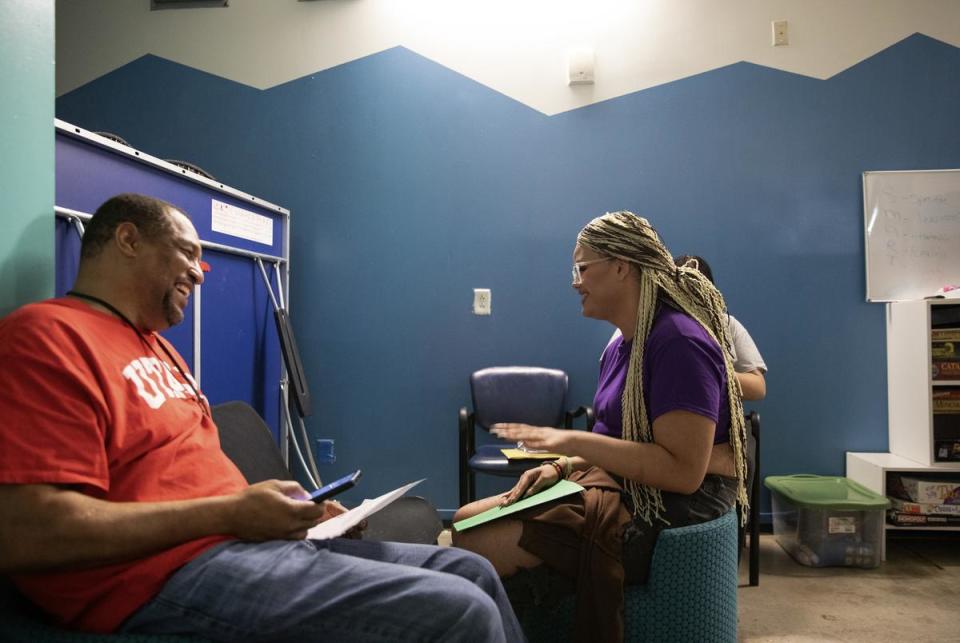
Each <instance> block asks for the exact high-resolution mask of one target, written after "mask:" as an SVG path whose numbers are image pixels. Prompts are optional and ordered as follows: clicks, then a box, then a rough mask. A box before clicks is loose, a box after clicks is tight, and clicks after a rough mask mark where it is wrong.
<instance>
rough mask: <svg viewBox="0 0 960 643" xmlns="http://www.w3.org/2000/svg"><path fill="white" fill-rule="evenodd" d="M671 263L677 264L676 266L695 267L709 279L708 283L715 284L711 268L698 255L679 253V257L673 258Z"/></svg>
mask: <svg viewBox="0 0 960 643" xmlns="http://www.w3.org/2000/svg"><path fill="white" fill-rule="evenodd" d="M693 262H696V265H694V264H693ZM673 263H675V264H677V265H678V266H688V267H690V268H696V269H697V270H699V271H700V272H701V273H702V274H703V276H704V277H706V278H707V279H709V280H710V283H712V284H713V285H717V282H715V281H714V280H713V270H711V269H710V264H708V263H707V260H706V259H704V258H703V257H701V256H700V255H680V256H679V257H674V258H673Z"/></svg>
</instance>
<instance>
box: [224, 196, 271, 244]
mask: <svg viewBox="0 0 960 643" xmlns="http://www.w3.org/2000/svg"><path fill="white" fill-rule="evenodd" d="M210 229H211V230H213V231H214V232H222V233H223V234H229V235H231V236H234V237H240V238H241V239H249V240H250V241H256V242H257V243H262V244H264V245H268V246H272V245H273V220H272V219H271V218H270V217H265V216H263V215H262V214H257V213H256V212H250V211H249V210H244V209H243V208H238V207H237V206H235V205H230V204H229V203H224V202H223V201H217V200H216V199H212V200H211V202H210Z"/></svg>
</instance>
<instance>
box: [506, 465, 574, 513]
mask: <svg viewBox="0 0 960 643" xmlns="http://www.w3.org/2000/svg"><path fill="white" fill-rule="evenodd" d="M559 480H560V475H559V474H558V473H557V470H556V468H554V466H553V465H551V464H541V465H540V466H539V467H537V468H536V469H530V470H528V471H524V472H523V475H522V476H520V480H518V481H517V484H516V485H515V486H514V487H513V489H511V490H510V491H508V492H507V493H505V494H503V497H502V498H501V500H500V506H501V507H507V506H509V505H512V504H513V503H515V502H516V501H517V500H521V499H523V498H526V497H527V496H532V495H533V494H535V493H537V492H538V491H543V490H544V489H546V488H548V487H552V486H553V485H555V484H557V482H559Z"/></svg>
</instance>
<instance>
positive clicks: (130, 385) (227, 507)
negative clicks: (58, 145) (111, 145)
mask: <svg viewBox="0 0 960 643" xmlns="http://www.w3.org/2000/svg"><path fill="white" fill-rule="evenodd" d="M200 255H201V246H200V240H199V238H198V236H197V233H196V230H195V229H194V227H193V225H192V223H191V222H190V220H189V219H188V218H187V216H186V215H185V214H184V213H183V212H181V211H180V210H178V209H177V208H176V207H174V206H172V205H170V204H169V203H165V202H163V201H159V200H157V199H152V198H150V197H144V196H141V195H134V194H123V195H119V196H116V197H113V198H112V199H110V200H108V201H107V202H106V203H104V204H103V205H102V206H101V207H100V208H99V209H98V210H97V212H96V213H95V215H94V216H93V218H92V219H91V221H90V223H89V224H88V226H87V230H86V233H85V235H84V239H83V245H82V248H81V257H80V268H79V273H78V276H77V280H76V283H75V284H74V288H73V290H71V291H70V292H69V293H68V296H67V297H64V298H61V299H54V300H49V301H44V302H39V303H35V304H30V305H27V306H24V307H23V308H20V309H19V310H17V311H15V312H14V313H12V314H10V315H9V316H7V317H6V318H4V319H2V320H0V381H3V382H4V385H3V386H2V387H0V417H2V418H3V424H2V426H0V573H4V574H9V575H10V576H11V577H12V578H13V580H14V582H15V583H16V585H17V586H18V587H19V588H20V590H21V591H22V592H23V593H24V594H25V595H27V596H28V597H29V598H30V599H31V600H33V601H34V602H35V603H37V604H38V605H39V606H41V607H42V608H43V609H44V610H46V611H47V612H48V613H50V614H51V615H52V616H54V617H55V618H56V619H57V620H58V621H59V622H61V623H63V624H65V625H67V626H71V627H76V628H79V629H85V630H92V631H100V632H110V631H116V630H118V629H120V630H125V631H138V632H161V633H163V632H169V633H187V634H199V635H201V636H205V637H208V638H211V639H218V640H254V639H270V640H287V639H289V640H304V639H303V635H304V634H305V633H309V632H311V631H318V632H319V631H321V628H323V631H326V632H328V633H329V634H331V635H332V636H333V638H337V639H350V638H357V639H361V638H365V637H368V636H369V635H370V634H371V633H378V634H379V635H380V636H383V637H386V638H391V637H392V636H393V633H397V634H400V633H404V632H405V633H407V634H410V633H411V632H417V631H418V630H419V631H420V633H421V634H422V636H423V637H424V638H432V637H437V638H458V634H465V633H471V634H475V633H476V632H477V631H480V632H488V633H489V636H484V637H481V638H488V639H489V640H514V639H516V638H518V637H519V636H520V634H519V627H518V626H517V625H516V619H515V618H514V616H513V613H512V611H510V607H509V604H508V603H507V602H506V599H505V597H503V596H502V587H501V586H500V584H499V581H498V580H497V579H496V576H495V574H494V573H493V572H492V570H490V569H487V568H482V569H480V568H477V561H476V560H473V559H464V558H463V556H466V555H468V554H465V553H456V554H450V553H443V551H442V550H440V549H438V548H432V547H422V546H409V545H398V544H393V543H367V542H364V541H347V540H346V539H334V540H331V541H305V540H303V539H304V538H305V535H306V532H307V530H308V529H309V528H310V527H312V526H313V525H315V524H317V523H318V522H321V521H322V520H324V519H326V518H328V517H330V516H332V515H334V514H336V513H339V512H341V511H343V508H342V507H340V506H339V505H337V504H335V503H322V504H314V503H313V502H310V501H309V500H304V498H305V497H306V492H305V491H304V490H303V489H302V488H301V487H300V485H299V484H297V483H296V482H293V481H279V480H270V481H266V482H262V483H259V484H255V485H249V486H248V485H247V483H246V481H245V480H244V478H243V476H242V475H241V473H240V472H239V471H238V470H237V468H236V467H235V466H234V464H233V463H232V462H231V461H230V460H229V459H228V458H227V457H226V455H224V453H223V451H222V450H221V449H220V443H219V438H218V433H217V428H216V426H215V425H214V423H213V421H212V419H211V417H210V408H209V405H208V403H207V400H206V398H205V397H204V395H203V394H202V392H201V391H200V389H199V387H198V386H197V384H196V382H195V381H194V379H193V378H192V377H191V376H190V374H189V371H188V369H187V366H186V364H185V363H184V361H183V358H182V357H180V356H179V355H178V354H177V352H176V350H175V349H174V348H173V347H172V346H171V345H170V344H169V343H168V342H166V341H165V340H164V339H163V338H162V337H161V336H160V335H158V331H162V330H164V329H166V328H169V327H170V326H172V325H174V324H177V323H179V322H181V321H182V320H183V316H184V309H185V308H186V306H187V302H188V300H189V297H190V294H191V293H192V291H193V288H194V286H196V285H199V284H201V283H202V282H203V273H202V272H201V269H200ZM450 551H453V550H450ZM438 552H441V553H438ZM468 568H470V569H468ZM475 585H479V586H480V587H481V588H483V589H481V590H477V588H476V587H475ZM418 604H425V605H426V606H429V607H428V608H427V609H429V610H430V616H429V618H428V617H427V614H425V613H423V609H425V607H420V608H419V609H417V608H416V607H415V606H416V605H418ZM471 610H472V611H473V612H475V617H474V618H467V619H464V618H463V614H464V613H465V611H471ZM446 613H449V614H448V615H447V617H444V614H446ZM438 615H439V618H438ZM378 619H383V620H384V622H381V620H378ZM405 619H406V620H405ZM431 619H432V621H431ZM407 621H409V622H407ZM480 621H487V623H486V624H481V623H480ZM491 623H492V626H491ZM464 627H466V628H467V629H463V628H464ZM478 627H479V628H480V630H477V629H476V628H478ZM423 628H431V629H423Z"/></svg>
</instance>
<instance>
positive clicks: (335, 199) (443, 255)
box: [57, 35, 960, 509]
mask: <svg viewBox="0 0 960 643" xmlns="http://www.w3.org/2000/svg"><path fill="white" fill-rule="evenodd" d="M958 72H960V50H958V49H957V48H955V47H953V46H950V45H947V44H944V43H942V42H939V41H936V40H933V39H931V38H928V37H926V36H922V35H914V36H912V37H910V38H907V39H906V40H904V41H902V42H900V43H898V44H896V45H894V46H892V47H890V48H888V49H887V50H885V51H882V52H880V53H879V54H877V55H875V56H873V57H872V58H870V59H867V60H865V61H863V62H862V63H860V64H858V65H856V66H854V67H852V68H850V69H848V70H846V71H845V72H843V73H841V74H838V75H837V76H835V77H833V78H831V79H829V80H826V81H820V80H814V79H810V78H807V77H803V76H797V75H793V74H789V73H785V72H781V71H775V70H771V69H768V68H764V67H760V66H757V65H753V64H747V63H739V64H735V65H731V66H728V67H724V68H721V69H717V70H714V71H711V72H707V73H704V74H700V75H697V76H694V77H691V78H687V79H683V80H680V81H676V82H673V83H669V84H667V85H662V86H659V87H655V88H652V89H648V90H644V91H640V92H636V93H633V94H630V95H627V96H623V97H621V98H617V99H614V100H609V101H606V102H603V103H598V104H595V105H592V106H589V107H584V108H581V109H577V110H574V111H570V112H567V113H563V114H560V115H556V116H552V117H551V116H544V115H543V114H541V113H539V112H536V111H534V110H531V109H529V108H527V107H525V106H523V105H521V104H519V103H517V102H515V101H513V100H511V99H509V98H507V97H505V96H502V95H500V94H498V93H496V92H494V91H492V90H490V89H489V88H486V87H484V86H482V85H480V84H478V83H475V82H473V81H471V80H469V79H467V78H464V77H463V76H460V75H458V74H456V73H454V72H452V71H450V70H449V69H446V68H444V67H442V66H440V65H437V64H435V63H433V62H431V61H429V60H427V59H425V58H422V57H420V56H418V55H416V54H414V53H412V52H410V51H408V50H406V49H403V48H395V49H391V50H388V51H385V52H382V53H380V54H376V55H373V56H370V57H367V58H364V59H361V60H358V61H355V62H351V63H348V64H345V65H341V66H339V67H336V68H334V69H330V70H327V71H324V72H322V73H317V74H313V75H310V76H307V77H304V78H301V79H298V80H295V81H292V82H290V83H287V84H284V85H281V86H278V87H275V88H273V89H270V90H267V91H260V90H255V89H251V88H249V87H246V86H243V85H239V84H236V83H233V82H230V81H227V80H224V79H221V78H218V77H215V76H212V75H209V74H205V73H202V72H198V71H196V70H193V69H190V68H187V67H184V66H181V65H178V64H175V63H172V62H169V61H166V60H163V59H160V58H156V57H153V56H145V57H143V58H141V59H139V60H136V61H134V62H132V63H130V64H128V65H126V66H125V67H123V68H121V69H118V70H116V71H114V72H112V73H110V74H107V75H106V76H103V77H101V78H100V79H97V80H96V81H93V82H91V83H89V84H88V85H85V86H84V87H81V88H79V89H77V90H75V91H73V92H71V93H69V94H67V95H65V96H63V97H61V98H60V99H59V100H58V102H57V112H58V116H59V117H60V118H63V119H65V120H67V121H70V122H73V123H76V124H78V125H80V126H82V127H85V128H87V129H93V130H101V129H105V130H109V131H113V132H115V133H118V134H120V135H121V136H123V137H124V138H126V139H127V140H128V141H129V142H130V143H131V144H132V145H133V146H135V147H138V148H140V149H143V150H146V151H148V152H149V153H151V154H154V155H156V156H160V157H165V158H180V159H185V160H189V161H191V162H194V163H197V164H198V165H200V166H202V167H204V168H205V169H207V170H208V171H210V172H212V173H213V174H215V175H216V176H217V178H218V179H219V180H221V181H224V182H225V183H228V184H231V185H234V186H236V187H238V188H240V189H243V190H245V191H248V192H251V193H253V194H256V195H258V196H262V197H264V198H266V199H269V200H271V201H273V202H275V203H279V204H281V205H283V206H285V207H288V208H290V210H291V211H292V212H293V215H292V219H291V220H292V229H293V231H294V238H293V243H292V268H293V275H292V298H291V299H292V317H293V319H294V325H295V327H296V330H297V333H298V341H299V344H300V347H301V350H302V352H303V356H304V362H305V364H306V368H307V376H308V378H309V382H310V385H311V388H312V391H313V393H314V396H315V400H316V407H315V408H316V409H317V411H316V413H315V415H314V417H313V418H311V420H310V422H309V426H310V428H311V431H312V432H313V433H314V435H315V436H316V437H331V438H334V439H335V440H336V445H337V453H338V460H337V463H336V464H335V465H333V466H332V467H331V470H330V472H329V474H328V476H327V477H329V476H330V475H337V474H340V473H342V472H345V471H347V470H348V469H350V468H353V467H354V466H362V467H363V468H364V470H365V477H364V481H363V484H362V485H361V487H360V490H359V491H358V492H356V493H355V495H354V498H357V497H360V496H361V494H363V495H367V496H370V495H371V494H375V493H380V492H382V491H386V490H388V489H390V488H393V487H394V486H397V485H399V484H400V483H402V482H405V481H407V480H411V479H414V478H419V477H423V476H427V477H428V481H427V482H426V483H424V484H423V485H422V486H421V493H424V494H425V495H427V496H428V497H430V498H431V499H432V500H433V502H434V503H435V504H436V505H437V506H439V507H441V508H444V509H451V508H453V507H455V506H456V503H457V490H456V455H455V454H456V443H457V437H456V428H455V426H456V425H455V416H456V412H457V409H458V407H460V406H461V405H464V404H465V403H467V402H468V400H469V389H468V383H467V377H468V375H469V373H470V372H471V371H473V370H475V369H478V368H481V367H485V366H490V365H497V364H539V365H547V366H552V367H558V368H562V369H565V370H567V371H568V372H569V373H570V376H571V384H572V395H571V398H572V399H571V404H573V403H580V402H582V401H586V400H589V399H591V398H592V390H593V385H594V383H595V378H596V376H597V357H598V354H599V351H600V350H601V349H602V347H603V346H604V344H605V342H606V339H607V337H608V336H609V333H610V331H611V329H610V327H608V326H606V325H605V324H603V323H601V322H596V321H593V320H586V319H583V318H581V317H580V315H579V304H578V299H577V297H576V296H575V295H574V294H573V291H572V290H571V289H570V285H569V283H570V277H569V266H570V255H571V252H572V249H573V248H572V246H573V241H574V237H575V235H576V232H577V231H578V230H579V228H580V227H581V226H582V225H583V224H584V223H586V222H587V221H588V220H589V219H590V218H592V217H594V216H596V215H598V214H602V213H603V212H605V211H608V210H613V209H621V208H625V209H630V210H633V211H635V212H638V213H642V214H644V215H645V216H647V217H648V218H650V219H651V221H652V222H653V223H654V225H655V226H656V227H657V229H658V230H659V231H660V232H661V234H662V236H663V238H664V239H665V241H666V243H667V245H668V247H669V248H670V249H671V250H672V251H673V252H674V253H682V252H691V253H693V252H695V253H699V254H702V255H704V256H706V257H707V258H709V260H710V262H711V263H712V264H713V267H714V273H715V276H716V277H717V280H718V285H719V286H720V289H721V290H722V291H723V292H724V294H725V295H726V297H727V302H728V305H729V308H730V310H731V311H732V312H733V313H734V314H736V315H737V317H738V318H740V319H741V321H743V322H744V324H745V325H746V326H747V327H748V328H749V329H750V332H751V334H752V335H753V337H754V339H755V340H756V341H757V344H758V345H759V346H760V349H761V351H762V352H763V354H764V357H765V359H766V361H767V364H768V366H769V367H770V373H769V377H768V396H767V399H766V400H765V401H764V402H762V403H759V404H756V405H755V408H758V409H759V410H760V411H761V414H762V416H763V429H764V446H763V457H764V460H765V461H764V466H763V474H764V475H771V474H781V473H798V472H807V473H821V474H834V475H842V474H843V469H844V452H845V451H848V450H856V451H884V450H886V448H887V435H886V367H885V356H884V350H885V349H884V329H883V323H884V322H883V309H882V306H881V305H879V304H867V303H864V267H863V266H864V261H863V232H862V230H863V227H862V197H861V183H860V173H861V172H863V171H865V170H884V169H913V168H938V167H941V168H942V167H960V119H957V114H960V83H957V78H958ZM474 287H486V288H491V289H492V290H493V315H492V316H491V317H476V316H473V315H472V314H471V313H470V305H471V299H472V288H474ZM494 489H495V487H494V486H490V485H488V486H486V487H481V491H482V492H490V491H493V490H494Z"/></svg>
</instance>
